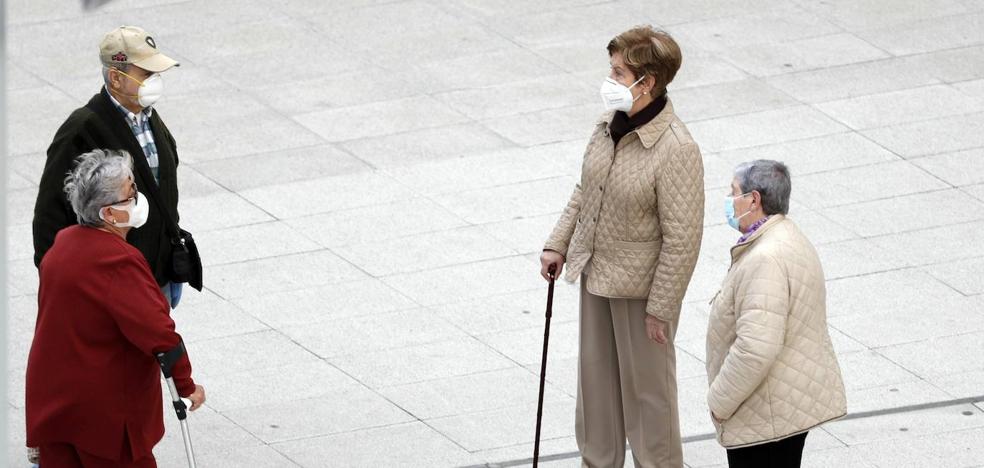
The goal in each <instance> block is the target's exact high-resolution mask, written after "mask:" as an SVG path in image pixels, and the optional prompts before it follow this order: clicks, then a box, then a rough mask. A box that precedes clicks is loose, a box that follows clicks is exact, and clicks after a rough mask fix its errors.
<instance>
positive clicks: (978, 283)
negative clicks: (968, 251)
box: [923, 257, 984, 296]
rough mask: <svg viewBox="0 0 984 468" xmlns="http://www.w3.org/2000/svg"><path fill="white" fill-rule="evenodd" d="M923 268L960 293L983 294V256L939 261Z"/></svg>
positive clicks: (969, 294)
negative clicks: (946, 261) (954, 260)
mask: <svg viewBox="0 0 984 468" xmlns="http://www.w3.org/2000/svg"><path fill="white" fill-rule="evenodd" d="M923 270H924V271H926V272H927V273H929V274H930V275H933V277H934V278H936V279H938V280H940V281H942V282H943V283H945V284H946V285H947V286H950V287H951V288H953V289H956V290H957V291H959V292H960V293H961V294H964V295H967V296H972V295H980V294H984V282H982V279H984V258H980V257H978V258H971V259H967V260H960V261H956V262H948V263H941V264H938V265H931V266H927V267H925V268H924V269H923Z"/></svg>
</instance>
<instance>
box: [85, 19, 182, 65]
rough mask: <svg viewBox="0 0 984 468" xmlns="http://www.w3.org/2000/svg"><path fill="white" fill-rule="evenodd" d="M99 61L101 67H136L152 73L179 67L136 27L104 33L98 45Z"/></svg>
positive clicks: (148, 36)
mask: <svg viewBox="0 0 984 468" xmlns="http://www.w3.org/2000/svg"><path fill="white" fill-rule="evenodd" d="M99 59H100V60H102V63H103V65H136V66H138V67H140V68H143V69H144V70H147V71H149V72H153V73H160V72H162V71H164V70H167V69H169V68H171V67H174V66H178V65H181V64H179V63H178V62H177V61H176V60H174V59H172V58H171V57H168V56H166V55H164V54H162V53H160V51H158V50H157V43H155V42H154V38H153V37H151V36H150V34H147V31H144V30H143V29H140V28H138V27H136V26H120V27H118V28H116V29H114V30H112V31H110V32H108V33H106V36H104V37H103V40H102V43H100V44H99Z"/></svg>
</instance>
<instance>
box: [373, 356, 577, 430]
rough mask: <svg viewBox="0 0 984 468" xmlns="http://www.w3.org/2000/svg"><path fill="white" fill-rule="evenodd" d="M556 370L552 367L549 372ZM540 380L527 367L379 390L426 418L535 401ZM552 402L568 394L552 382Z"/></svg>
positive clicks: (549, 391)
mask: <svg viewBox="0 0 984 468" xmlns="http://www.w3.org/2000/svg"><path fill="white" fill-rule="evenodd" d="M550 370H552V369H548V371H547V372H548V374H549V372H550ZM539 385H540V381H539V379H538V378H537V376H536V375H535V374H533V373H531V372H529V371H528V370H526V369H523V368H520V367H512V368H508V369H502V370H496V371H491V372H482V373H478V374H470V375H464V376H459V377H451V378H446V379H437V380H428V381H426V382H419V383H413V384H408V385H395V386H392V387H383V388H381V389H379V392H380V393H381V394H382V395H384V396H386V398H388V399H390V400H391V401H393V402H394V403H396V404H397V405H399V406H400V408H403V409H404V410H406V411H407V412H409V413H410V414H412V415H414V416H415V417H417V418H419V419H423V420H431V419H436V418H444V417H450V416H455V415H460V414H471V413H481V412H487V411H491V410H498V409H502V408H506V407H510V406H514V405H516V404H517V403H524V402H525V403H531V402H532V403H535V402H536V399H537V395H538V392H539ZM545 394H546V395H547V396H546V398H547V399H548V400H550V401H562V400H563V398H561V397H562V396H563V395H564V394H563V393H562V392H561V390H559V389H558V388H557V387H555V386H554V385H552V384H548V385H547V386H546V389H545Z"/></svg>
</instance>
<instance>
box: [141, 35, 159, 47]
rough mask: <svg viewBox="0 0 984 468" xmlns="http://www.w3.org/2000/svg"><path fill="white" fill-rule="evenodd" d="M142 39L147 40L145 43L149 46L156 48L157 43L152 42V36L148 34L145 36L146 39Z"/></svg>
mask: <svg viewBox="0 0 984 468" xmlns="http://www.w3.org/2000/svg"><path fill="white" fill-rule="evenodd" d="M144 40H145V41H147V45H149V46H151V47H153V48H155V49H156V48H157V44H156V43H154V38H152V37H150V36H147V39H144Z"/></svg>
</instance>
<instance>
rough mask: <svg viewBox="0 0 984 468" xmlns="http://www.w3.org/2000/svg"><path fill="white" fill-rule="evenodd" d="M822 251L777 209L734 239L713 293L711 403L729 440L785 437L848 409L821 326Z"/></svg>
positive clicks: (735, 443)
mask: <svg viewBox="0 0 984 468" xmlns="http://www.w3.org/2000/svg"><path fill="white" fill-rule="evenodd" d="M826 295H827V292H826V287H825V283H824V276H823V269H822V268H821V266H820V258H819V257H818V256H817V252H816V250H815V249H814V248H813V245H811V244H810V242H809V241H808V240H807V239H806V237H805V236H803V234H802V233H801V232H800V231H799V229H798V228H797V227H796V225H795V224H794V223H793V222H792V221H791V220H789V219H787V218H786V217H784V216H782V215H774V216H772V217H771V218H769V220H768V221H767V222H766V223H765V224H764V225H763V226H762V227H761V228H759V230H758V231H756V232H755V233H754V234H753V235H752V237H751V238H750V239H749V240H748V241H746V242H745V243H742V244H739V245H736V246H734V247H732V249H731V268H730V269H729V271H728V275H727V277H726V278H725V279H724V284H723V285H722V286H721V290H720V291H719V292H718V293H717V295H716V296H715V297H714V299H713V300H712V301H711V304H712V306H711V314H710V320H709V322H708V327H707V376H708V383H709V384H710V390H709V391H708V394H707V404H708V406H709V407H710V409H711V411H712V412H713V413H714V414H715V415H716V416H717V417H719V418H724V420H725V421H724V423H723V424H717V423H715V426H716V428H717V436H718V441H719V442H720V443H721V445H723V446H725V447H728V448H736V447H741V446H746V445H756V444H760V443H765V442H771V441H775V440H778V439H783V438H785V437H787V436H791V435H795V434H798V433H801V432H804V431H807V430H809V429H811V428H813V427H816V426H817V425H819V424H822V423H824V422H827V421H830V420H832V419H836V418H839V417H841V416H843V415H844V414H846V412H847V400H846V397H845V394H844V382H843V380H842V379H841V372H840V367H839V366H838V364H837V357H836V355H835V354H834V348H833V345H832V344H831V342H830V335H829V333H828V332H827V308H826Z"/></svg>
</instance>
